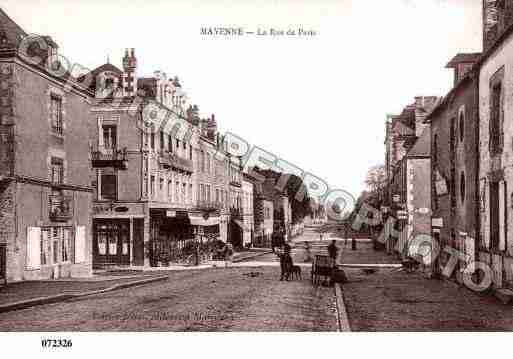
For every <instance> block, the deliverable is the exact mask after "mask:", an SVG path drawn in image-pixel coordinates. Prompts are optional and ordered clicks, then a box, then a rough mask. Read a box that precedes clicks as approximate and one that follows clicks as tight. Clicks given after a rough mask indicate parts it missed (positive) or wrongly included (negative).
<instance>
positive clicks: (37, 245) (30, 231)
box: [26, 227, 41, 269]
mask: <svg viewBox="0 0 513 359" xmlns="http://www.w3.org/2000/svg"><path fill="white" fill-rule="evenodd" d="M26 266H27V269H39V268H41V227H28V228H27V257H26Z"/></svg>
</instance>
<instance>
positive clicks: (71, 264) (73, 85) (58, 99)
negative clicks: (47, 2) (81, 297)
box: [0, 10, 92, 281]
mask: <svg viewBox="0 0 513 359" xmlns="http://www.w3.org/2000/svg"><path fill="white" fill-rule="evenodd" d="M35 41H37V42H38V44H39V45H40V46H39V47H32V46H27V47H25V49H26V51H25V50H23V47H20V43H21V42H25V44H26V43H27V42H28V43H29V44H31V45H32V44H33V43H34V42H35ZM57 54H58V46H57V44H56V43H55V42H54V41H53V40H52V39H51V38H50V37H48V36H44V37H37V39H36V38H35V37H30V38H29V37H28V36H27V34H26V33H25V32H24V31H23V29H21V28H20V27H19V26H18V25H17V24H16V23H15V22H14V21H12V20H11V19H10V18H9V17H8V16H7V15H6V14H5V13H4V12H3V11H2V10H0V83H1V90H0V93H1V97H2V98H1V100H2V101H1V105H0V106H1V109H0V111H1V112H0V114H1V120H0V139H1V144H0V172H1V173H0V252H2V253H0V257H2V258H3V259H4V260H3V262H4V263H3V265H2V270H3V273H2V274H1V276H2V277H4V278H6V279H7V281H19V280H33V279H49V278H60V277H80V276H89V275H91V273H92V267H91V263H92V257H91V231H90V226H91V214H90V213H91V195H92V188H91V186H90V182H89V169H88V166H87V165H86V164H87V163H88V160H89V159H88V152H89V149H88V126H87V124H88V121H89V116H90V107H91V104H90V102H91V98H92V94H91V93H90V92H89V91H88V89H87V88H85V87H83V86H81V84H80V83H79V82H78V81H77V80H76V79H75V78H73V77H72V76H71V74H70V73H69V72H66V71H63V67H62V65H61V63H60V62H58V61H57V57H56V56H57ZM29 60H31V61H29Z"/></svg>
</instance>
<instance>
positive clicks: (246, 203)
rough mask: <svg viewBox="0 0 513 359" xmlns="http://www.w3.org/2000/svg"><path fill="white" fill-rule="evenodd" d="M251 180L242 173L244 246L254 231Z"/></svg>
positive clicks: (247, 243) (250, 240)
mask: <svg viewBox="0 0 513 359" xmlns="http://www.w3.org/2000/svg"><path fill="white" fill-rule="evenodd" d="M253 187H254V184H253V181H251V180H249V179H247V177H246V176H244V175H243V179H242V231H243V233H242V242H243V245H244V246H248V245H251V243H252V241H253V235H254V232H255V224H254V214H253V211H254V206H253Z"/></svg>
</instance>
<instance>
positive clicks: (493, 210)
mask: <svg viewBox="0 0 513 359" xmlns="http://www.w3.org/2000/svg"><path fill="white" fill-rule="evenodd" d="M499 218H500V216H499V182H490V247H491V248H492V249H498V248H499V233H500V228H499V226H500V220H499Z"/></svg>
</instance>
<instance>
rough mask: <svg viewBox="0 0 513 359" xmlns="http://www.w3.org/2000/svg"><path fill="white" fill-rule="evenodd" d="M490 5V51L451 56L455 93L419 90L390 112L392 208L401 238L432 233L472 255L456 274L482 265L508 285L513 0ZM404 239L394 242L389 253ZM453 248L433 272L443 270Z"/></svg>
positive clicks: (498, 284) (388, 207)
mask: <svg viewBox="0 0 513 359" xmlns="http://www.w3.org/2000/svg"><path fill="white" fill-rule="evenodd" d="M482 4H483V51H482V52H481V53H460V54H458V55H456V56H455V57H454V58H453V59H452V60H451V61H450V62H449V63H448V65H447V67H448V68H451V69H453V70H454V86H453V88H452V89H451V90H450V91H449V93H448V94H447V95H446V96H444V97H440V98H439V97H431V96H428V97H417V98H415V101H414V103H412V104H411V105H409V106H407V107H406V108H405V109H404V110H403V111H402V113H401V114H399V115H394V116H388V118H387V122H386V140H385V147H386V158H385V169H386V175H387V184H388V186H387V196H386V201H385V203H384V206H383V208H382V211H383V212H385V213H387V214H386V215H387V216H390V215H391V216H392V218H395V220H396V221H394V223H395V224H396V228H395V229H396V230H401V235H400V237H401V236H402V237H403V238H399V239H397V240H399V241H401V240H402V241H403V242H407V241H411V240H412V238H414V237H415V236H418V235H430V236H432V237H433V238H434V239H436V241H437V242H438V243H439V244H440V247H441V248H442V249H444V248H450V249H454V250H456V251H457V252H458V253H462V254H464V256H461V257H460V259H459V260H458V263H456V266H455V268H454V269H455V270H454V271H450V273H449V272H447V273H445V274H446V275H448V276H451V277H452V278H453V279H454V280H456V281H458V282H462V280H463V279H462V272H463V270H465V268H467V267H468V265H469V264H470V263H471V262H474V261H475V262H481V263H484V264H486V265H487V266H488V267H489V268H491V272H492V276H493V278H492V283H493V287H494V288H496V289H498V288H503V287H508V286H509V287H511V286H513V267H512V265H513V240H512V238H513V122H512V119H513V92H512V91H513V86H512V85H513V1H511V0H505V1H494V0H483V3H482ZM394 245H395V243H394V242H393V240H391V239H389V241H388V242H387V250H389V251H392V250H393V248H394ZM395 248H396V249H397V248H399V249H400V250H401V248H404V247H402V246H395ZM449 252H450V251H442V253H441V255H440V256H438V258H437V260H436V261H434V262H433V265H432V266H431V267H430V268H428V270H429V271H430V272H432V273H434V274H437V273H440V272H441V268H445V267H446V266H447V265H448V261H449V260H450V255H449ZM403 254H407V253H403ZM482 276H483V273H482V271H480V272H479V273H477V272H476V274H475V278H474V279H475V281H479V280H480V278H479V277H482Z"/></svg>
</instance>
